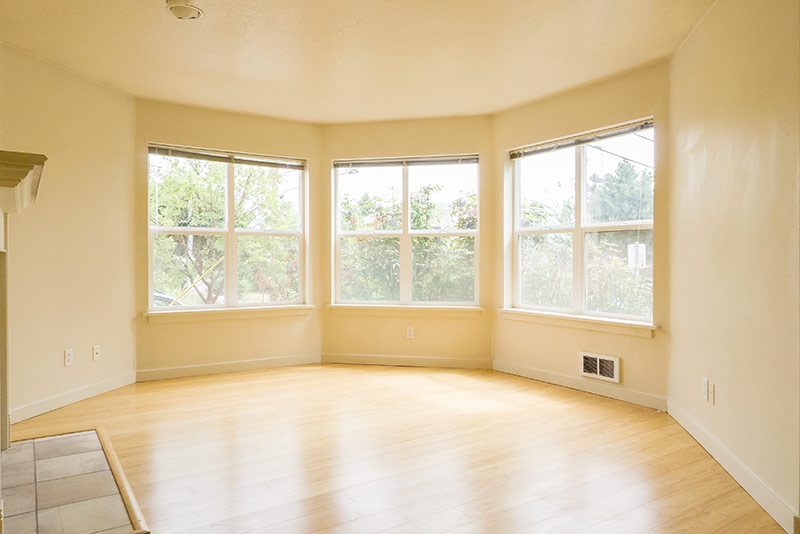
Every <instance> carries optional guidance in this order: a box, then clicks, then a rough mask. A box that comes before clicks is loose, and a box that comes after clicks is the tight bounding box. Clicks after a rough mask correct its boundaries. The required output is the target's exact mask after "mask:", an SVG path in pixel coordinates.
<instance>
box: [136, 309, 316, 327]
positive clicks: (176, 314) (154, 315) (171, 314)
mask: <svg viewBox="0 0 800 534" xmlns="http://www.w3.org/2000/svg"><path fill="white" fill-rule="evenodd" d="M313 309H314V306H311V305H306V304H301V305H289V306H270V307H266V306H260V307H252V308H247V307H242V308H214V309H206V310H181V311H175V310H170V311H150V312H145V313H144V314H143V315H144V317H145V318H146V319H147V322H149V323H186V322H198V321H218V320H228V319H262V318H265V317H286V316H292V315H308V314H309V313H311V310H313Z"/></svg>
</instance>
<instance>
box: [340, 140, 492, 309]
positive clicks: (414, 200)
mask: <svg viewBox="0 0 800 534" xmlns="http://www.w3.org/2000/svg"><path fill="white" fill-rule="evenodd" d="M334 171H335V199H336V209H335V224H336V238H335V244H334V247H335V251H334V257H335V269H334V271H335V281H334V286H335V295H336V299H335V300H336V302H340V303H380V304H420V305H424V304H431V305H437V304H438V305H472V304H475V303H477V301H478V289H477V287H478V276H477V273H478V265H477V261H476V256H475V251H476V250H477V249H478V157H477V156H474V155H471V156H454V157H439V158H407V159H397V160H351V161H335V162H334Z"/></svg>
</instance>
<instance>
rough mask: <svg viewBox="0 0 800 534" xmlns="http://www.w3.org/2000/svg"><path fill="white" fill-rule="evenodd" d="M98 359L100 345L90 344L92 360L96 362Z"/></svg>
mask: <svg viewBox="0 0 800 534" xmlns="http://www.w3.org/2000/svg"><path fill="white" fill-rule="evenodd" d="M99 359H100V345H92V361H93V362H96V361H97V360H99Z"/></svg>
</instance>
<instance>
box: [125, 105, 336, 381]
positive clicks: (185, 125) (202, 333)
mask: <svg viewBox="0 0 800 534" xmlns="http://www.w3.org/2000/svg"><path fill="white" fill-rule="evenodd" d="M321 140H322V130H321V128H320V127H319V126H316V125H313V124H304V123H299V122H292V121H284V120H278V119H270V118H265V117H256V116H253V115H241V114H237V113H229V112H220V111H212V110H207V109H201V108H193V107H187V106H179V105H174V104H165V103H160V102H154V101H148V100H137V101H136V142H135V150H136V162H135V174H134V184H135V205H136V211H135V226H136V278H135V280H136V284H135V285H136V310H137V316H136V355H137V360H136V362H137V371H139V378H140V379H152V378H163V377H167V376H183V375H187V374H196V373H209V372H222V371H234V370H241V369H250V368H256V367H268V366H274V365H290V364H296V363H311V362H318V361H319V355H320V346H321V320H320V316H319V304H320V301H321V295H322V291H323V287H322V286H323V284H322V282H321V281H322V280H323V277H322V276H321V275H320V265H321V263H322V262H321V259H320V255H319V254H318V250H319V249H320V243H321V236H322V232H323V228H325V221H324V220H323V219H322V218H321V217H317V216H316V214H317V213H321V212H323V211H324V207H323V203H324V201H323V199H324V195H325V193H324V188H325V187H327V185H326V182H325V180H323V179H321V177H322V176H324V175H325V172H326V171H323V170H320V169H321V168H320V159H319V151H320V146H321ZM149 142H157V143H166V144H174V145H184V146H191V147H202V148H214V149H221V150H234V151H240V152H251V153H255V154H267V155H274V156H286V157H296V158H304V159H306V160H307V162H308V171H309V173H308V174H309V177H310V180H309V184H308V187H309V195H308V196H309V198H310V213H312V214H315V215H314V217H311V226H310V227H308V225H307V228H308V232H307V238H308V239H309V243H310V246H309V248H310V250H311V263H310V265H309V267H310V276H309V278H310V280H311V285H310V292H309V297H310V298H309V302H310V303H311V304H314V305H315V308H314V309H313V310H311V311H308V312H305V313H298V314H294V315H288V316H284V315H276V316H271V315H270V314H268V313H267V314H259V313H256V314H250V315H249V316H247V317H245V318H242V316H241V315H234V316H232V317H224V318H219V317H214V318H212V319H211V320H203V321H187V322H159V323H151V322H149V321H148V319H147V318H145V317H144V316H143V314H144V312H146V311H147V306H148V302H147V295H148V288H147V284H148V272H147V261H148V260H147V258H148V247H147V143H149Z"/></svg>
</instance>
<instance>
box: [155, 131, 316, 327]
mask: <svg viewBox="0 0 800 534" xmlns="http://www.w3.org/2000/svg"><path fill="white" fill-rule="evenodd" d="M151 152H156V153H159V154H161V155H166V156H173V155H174V156H176V157H177V154H180V155H181V156H180V157H191V155H192V154H194V155H196V156H200V157H208V156H210V157H212V158H219V160H222V159H227V160H229V161H227V162H224V163H226V164H227V177H226V182H225V227H224V228H193V227H192V228H190V227H183V226H180V227H168V226H153V225H151V224H150V201H149V199H150V194H149V187H150V172H149V168H150V165H149V163H148V166H147V167H148V173H147V186H148V194H147V213H148V217H147V220H148V222H147V228H148V235H147V254H148V269H147V273H148V309H149V311H151V312H166V311H174V312H181V311H192V310H219V309H228V308H240V309H241V308H275V307H280V306H297V305H304V304H307V303H308V300H307V294H308V292H307V289H306V286H307V285H308V275H307V272H306V255H307V254H308V250H307V248H308V242H307V237H306V231H305V228H306V204H307V199H306V190H307V185H306V182H307V181H308V166H307V165H306V161H305V160H303V159H297V158H286V157H280V156H267V155H262V154H250V153H246V152H231V151H224V152H223V151H219V150H211V149H202V148H195V147H185V146H177V145H162V144H158V143H149V144H148V157H149V153H151ZM248 162H258V163H259V164H264V163H265V162H269V163H271V164H273V165H271V166H275V167H291V168H296V169H297V170H300V178H299V180H298V188H299V191H298V194H299V199H298V200H299V202H298V209H299V214H298V217H299V226H298V229H297V230H263V231H262V230H252V229H248V228H236V220H235V207H236V205H235V198H234V195H233V194H231V192H232V191H235V176H236V175H235V171H234V166H235V165H237V164H245V165H246V164H247V163H248ZM156 235H210V236H221V237H223V238H224V240H225V249H224V250H225V260H224V266H225V267H224V268H225V281H224V295H225V302H224V303H220V304H213V305H202V306H185V305H183V306H180V307H165V306H155V305H154V298H153V297H154V293H155V289H156V288H155V283H154V281H153V262H154V258H153V239H154V237H155V236H156ZM248 236H255V237H296V238H297V239H298V246H299V251H298V269H297V276H298V297H297V300H294V301H286V302H270V303H262V302H253V303H248V302H244V303H239V302H238V301H237V299H238V296H239V291H238V290H239V278H238V268H239V265H238V264H239V255H238V250H237V246H238V238H239V237H248Z"/></svg>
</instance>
